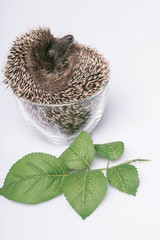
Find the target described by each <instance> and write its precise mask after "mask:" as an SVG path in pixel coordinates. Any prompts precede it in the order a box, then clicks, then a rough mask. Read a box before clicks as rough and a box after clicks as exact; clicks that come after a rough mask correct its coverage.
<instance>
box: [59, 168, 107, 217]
mask: <svg viewBox="0 0 160 240" xmlns="http://www.w3.org/2000/svg"><path fill="white" fill-rule="evenodd" d="M62 190H63V192H64V194H65V197H66V199H67V200H68V202H69V203H70V205H71V206H72V207H73V209H74V210H75V211H76V212H77V213H78V214H79V215H80V216H81V217H82V218H83V219H85V218H86V217H88V216H89V215H90V214H91V213H92V212H93V211H94V210H95V209H96V208H97V207H98V205H99V204H100V202H101V201H102V199H103V198H104V196H105V194H106V191H107V179H106V177H105V176H104V174H103V173H102V172H101V171H99V170H95V171H91V172H90V171H82V172H76V173H72V174H70V175H69V177H67V178H66V179H65V181H64V182H63V186H62Z"/></svg>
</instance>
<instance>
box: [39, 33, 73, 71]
mask: <svg viewBox="0 0 160 240" xmlns="http://www.w3.org/2000/svg"><path fill="white" fill-rule="evenodd" d="M73 41H74V38H73V36H72V35H66V36H64V37H63V38H54V37H53V38H52V39H51V40H50V42H49V44H48V45H47V46H46V48H45V51H44V53H43V60H44V61H46V62H50V63H52V66H54V68H56V67H57V68H58V67H60V65H61V63H63V62H64V61H65V58H66V53H67V49H68V48H69V46H70V45H71V43H72V42H73ZM52 70H53V69H52Z"/></svg>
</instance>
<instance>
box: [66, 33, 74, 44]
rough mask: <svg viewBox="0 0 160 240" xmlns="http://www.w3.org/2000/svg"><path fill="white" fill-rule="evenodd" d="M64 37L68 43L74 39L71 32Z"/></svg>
mask: <svg viewBox="0 0 160 240" xmlns="http://www.w3.org/2000/svg"><path fill="white" fill-rule="evenodd" d="M65 38H66V40H67V41H68V42H69V43H72V42H73V41H74V37H73V36H72V35H71V34H69V35H67V36H65Z"/></svg>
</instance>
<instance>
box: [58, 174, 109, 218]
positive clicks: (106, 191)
mask: <svg viewBox="0 0 160 240" xmlns="http://www.w3.org/2000/svg"><path fill="white" fill-rule="evenodd" d="M85 172H89V171H85ZM102 174H103V175H104V173H102ZM104 177H105V178H106V181H107V189H106V193H107V191H108V178H107V176H105V175H104ZM62 185H63V184H62ZM62 192H63V187H62ZM63 193H64V192H63ZM64 196H65V198H66V200H67V202H68V203H69V205H70V206H71V207H72V205H71V204H70V202H69V201H68V198H67V196H66V195H65V193H64ZM105 196H106V194H105V195H104V197H103V198H102V199H101V201H100V203H99V204H98V206H97V207H96V208H95V209H94V210H93V212H92V213H91V214H89V215H87V216H86V217H85V218H83V217H82V216H81V215H80V214H79V213H78V212H77V211H76V210H75V209H74V208H73V207H72V209H73V210H74V211H75V212H76V213H77V214H78V215H79V216H80V217H81V218H82V219H83V220H85V219H86V218H87V217H89V216H91V215H92V214H93V213H94V211H95V210H96V209H97V208H98V207H99V205H100V204H101V202H102V201H103V199H104V198H105Z"/></svg>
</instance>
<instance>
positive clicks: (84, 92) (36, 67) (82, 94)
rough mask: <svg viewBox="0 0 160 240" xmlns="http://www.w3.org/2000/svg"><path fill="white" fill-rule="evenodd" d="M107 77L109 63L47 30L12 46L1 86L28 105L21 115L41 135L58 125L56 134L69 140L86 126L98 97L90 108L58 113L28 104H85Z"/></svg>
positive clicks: (32, 33) (71, 39) (69, 37)
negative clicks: (30, 119)
mask: <svg viewBox="0 0 160 240" xmlns="http://www.w3.org/2000/svg"><path fill="white" fill-rule="evenodd" d="M109 73H110V70H109V65H108V62H107V61H106V60H105V59H104V57H103V56H102V55H101V54H99V53H98V52H97V51H96V50H94V49H91V48H89V47H87V46H84V45H82V44H79V43H77V42H75V41H74V37H73V36H72V35H66V36H64V37H62V38H56V37H54V36H53V35H52V34H51V32H50V30H49V29H47V28H38V29H33V30H30V31H29V32H27V33H25V34H22V35H21V36H20V37H17V38H16V40H15V41H14V42H13V45H12V47H11V49H10V52H9V54H8V58H7V62H6V66H5V73H4V75H5V79H4V83H5V84H6V85H7V86H8V87H9V88H10V89H11V90H12V92H13V93H14V94H15V95H16V96H17V97H18V98H22V99H23V100H29V103H28V102H24V105H25V108H26V110H27V111H28V112H29V113H30V115H32V117H33V118H34V120H35V121H38V123H39V124H41V126H42V127H43V128H44V129H50V130H51V129H52V126H53V125H54V126H55V125H57V127H58V128H59V130H58V131H62V132H64V133H65V134H67V135H70V134H73V133H75V132H77V131H79V130H80V129H81V128H82V127H83V126H84V124H86V122H87V121H88V120H89V118H90V117H91V115H92V114H93V111H92V110H93V109H94V107H95V106H96V105H97V103H98V102H99V98H98V97H97V98H95V99H92V100H91V101H92V102H91V103H90V105H92V106H91V107H88V104H87V106H82V105H81V103H80V104H79V105H77V106H76V107H75V106H74V107H73V106H72V107H70V106H68V107H65V108H62V109H61V111H60V113H57V112H55V110H54V109H49V112H48V110H46V108H45V106H44V108H41V109H40V108H38V107H37V108H36V107H35V106H34V107H33V106H31V105H30V103H38V104H66V103H71V102H77V101H80V100H83V99H86V98H87V97H90V96H92V95H94V94H96V93H98V92H99V91H100V90H101V89H102V88H103V86H105V85H106V84H107V83H108V81H109ZM71 115H72V118H71ZM63 119H65V121H66V122H67V125H65V124H64V122H63ZM61 123H63V124H61ZM54 130H55V128H54Z"/></svg>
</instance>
